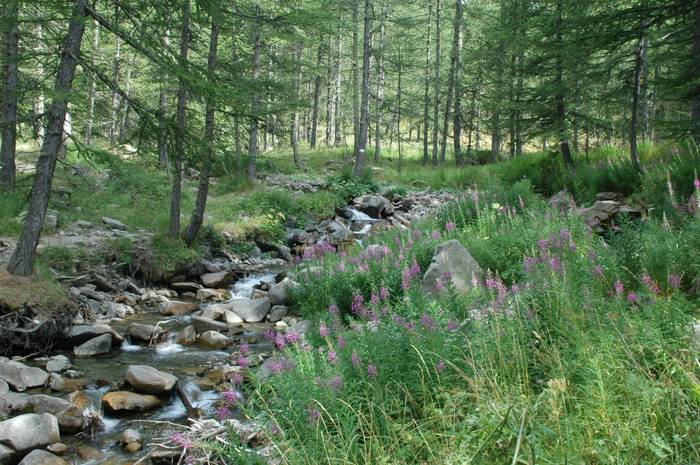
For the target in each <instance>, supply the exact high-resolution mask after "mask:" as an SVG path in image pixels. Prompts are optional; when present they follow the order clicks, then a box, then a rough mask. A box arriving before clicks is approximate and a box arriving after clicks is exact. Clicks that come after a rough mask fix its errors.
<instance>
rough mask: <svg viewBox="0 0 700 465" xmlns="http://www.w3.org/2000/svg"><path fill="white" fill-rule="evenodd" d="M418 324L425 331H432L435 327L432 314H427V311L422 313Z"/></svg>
mask: <svg viewBox="0 0 700 465" xmlns="http://www.w3.org/2000/svg"><path fill="white" fill-rule="evenodd" d="M420 324H421V325H422V326H423V328H424V329H425V330H426V331H432V330H433V329H435V320H434V319H433V317H432V316H430V315H428V314H427V313H424V314H423V315H422V316H421V317H420Z"/></svg>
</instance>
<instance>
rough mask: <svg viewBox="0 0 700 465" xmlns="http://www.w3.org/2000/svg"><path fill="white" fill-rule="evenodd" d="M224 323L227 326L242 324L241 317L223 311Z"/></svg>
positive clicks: (230, 311)
mask: <svg viewBox="0 0 700 465" xmlns="http://www.w3.org/2000/svg"><path fill="white" fill-rule="evenodd" d="M224 321H225V322H226V324H227V325H229V326H240V325H241V323H243V320H242V319H241V317H240V316H238V315H236V314H235V313H233V311H232V310H225V311H224Z"/></svg>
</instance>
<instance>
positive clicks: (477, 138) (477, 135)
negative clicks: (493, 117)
mask: <svg viewBox="0 0 700 465" xmlns="http://www.w3.org/2000/svg"><path fill="white" fill-rule="evenodd" d="M474 150H476V151H477V152H478V151H479V150H481V105H479V102H476V127H475V128H474Z"/></svg>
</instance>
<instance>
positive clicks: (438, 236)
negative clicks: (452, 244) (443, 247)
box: [431, 229, 442, 241]
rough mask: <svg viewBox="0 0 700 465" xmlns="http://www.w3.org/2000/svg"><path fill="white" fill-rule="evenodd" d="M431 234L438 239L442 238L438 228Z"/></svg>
mask: <svg viewBox="0 0 700 465" xmlns="http://www.w3.org/2000/svg"><path fill="white" fill-rule="evenodd" d="M431 236H432V238H433V239H435V240H436V241H439V240H440V239H442V234H440V231H438V230H437V229H436V230H434V231H433V233H432V234H431Z"/></svg>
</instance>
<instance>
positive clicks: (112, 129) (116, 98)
mask: <svg viewBox="0 0 700 465" xmlns="http://www.w3.org/2000/svg"><path fill="white" fill-rule="evenodd" d="M114 22H115V24H117V23H119V4H118V3H115V4H114ZM114 40H115V42H114V64H113V71H112V80H113V81H114V83H115V84H116V85H119V75H120V70H121V61H122V55H121V43H122V42H121V37H119V36H116V37H115V39H114ZM120 106H121V96H120V95H119V92H117V91H113V92H112V116H111V118H110V122H109V145H114V144H115V143H116V141H117V136H118V133H119V128H118V125H119V107H120Z"/></svg>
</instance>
